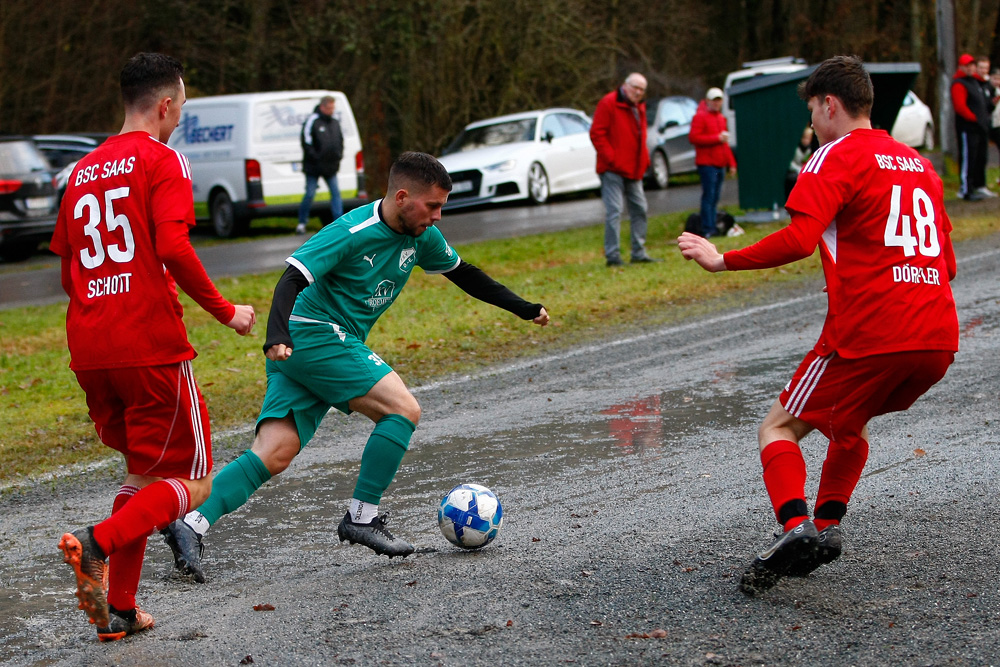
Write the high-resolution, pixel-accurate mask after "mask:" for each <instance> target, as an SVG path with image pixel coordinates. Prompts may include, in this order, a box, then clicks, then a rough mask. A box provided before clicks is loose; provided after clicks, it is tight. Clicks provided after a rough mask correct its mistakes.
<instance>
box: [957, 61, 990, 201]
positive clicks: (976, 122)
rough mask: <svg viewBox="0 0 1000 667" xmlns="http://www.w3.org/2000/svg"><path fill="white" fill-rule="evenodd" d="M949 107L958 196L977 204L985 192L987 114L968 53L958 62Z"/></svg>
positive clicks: (988, 122)
mask: <svg viewBox="0 0 1000 667" xmlns="http://www.w3.org/2000/svg"><path fill="white" fill-rule="evenodd" d="M951 105H952V107H953V108H954V109H955V131H956V132H957V134H958V172H959V175H960V176H961V185H960V186H959V189H958V196H959V197H964V198H965V199H968V200H969V201H979V200H980V199H983V198H985V197H988V196H989V195H988V194H986V192H983V191H984V190H986V149H987V148H988V143H987V142H988V141H989V139H988V135H989V130H990V112H989V105H988V104H987V100H986V95H985V94H984V92H983V87H982V85H981V84H980V82H979V79H978V77H977V76H976V59H975V58H973V57H972V56H970V55H969V54H968V53H964V54H962V55H961V56H960V57H959V59H958V71H957V72H955V77H954V79H953V80H952V84H951Z"/></svg>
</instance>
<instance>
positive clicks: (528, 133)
mask: <svg viewBox="0 0 1000 667" xmlns="http://www.w3.org/2000/svg"><path fill="white" fill-rule="evenodd" d="M536 122H537V121H536V119H534V118H524V119H521V120H510V121H507V122H504V123H494V124H492V125H480V126H479V127H474V128H471V129H467V130H462V133H461V134H459V135H458V136H457V137H456V138H455V141H453V142H451V145H449V146H448V148H446V149H445V151H444V154H445V155H448V154H450V153H461V152H463V151H472V150H476V149H477V148H487V147H490V146H501V145H503V144H514V143H517V142H519V141H534V139H535V124H536Z"/></svg>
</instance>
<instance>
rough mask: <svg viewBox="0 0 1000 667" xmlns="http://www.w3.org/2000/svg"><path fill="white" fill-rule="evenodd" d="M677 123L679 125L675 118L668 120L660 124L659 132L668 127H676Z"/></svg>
mask: <svg viewBox="0 0 1000 667" xmlns="http://www.w3.org/2000/svg"><path fill="white" fill-rule="evenodd" d="M678 125H680V123H678V122H677V121H676V120H668V121H667V122H666V123H664V124H663V125H661V126H660V132H663V131H664V130H666V129H667V128H670V127H677V126H678Z"/></svg>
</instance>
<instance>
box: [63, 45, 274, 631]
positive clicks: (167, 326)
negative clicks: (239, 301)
mask: <svg viewBox="0 0 1000 667" xmlns="http://www.w3.org/2000/svg"><path fill="white" fill-rule="evenodd" d="M182 76H183V67H182V66H181V64H180V63H179V62H178V61H177V60H175V59H174V58H171V57H169V56H165V55H162V54H157V53H140V54H138V55H136V56H134V57H133V58H132V59H131V60H129V61H128V63H127V64H126V65H125V68H124V69H123V70H122V72H121V91H122V99H123V101H124V104H125V123H124V125H123V127H122V130H121V133H120V134H118V135H116V136H113V137H111V138H109V139H108V140H107V141H105V142H104V144H103V145H101V146H100V147H98V148H97V149H96V150H94V152H92V153H91V154H90V155H88V156H87V157H85V158H83V159H82V160H80V162H79V163H78V164H77V166H76V168H75V169H74V171H73V174H72V175H71V176H70V179H69V183H68V185H67V188H66V195H65V197H64V198H63V200H62V207H61V209H60V211H59V220H58V222H57V224H56V230H55V233H54V235H53V238H52V245H51V247H52V250H53V252H55V253H56V254H58V255H59V256H60V257H61V258H62V284H63V289H65V290H66V293H67V294H68V295H69V310H68V311H67V314H66V338H67V342H68V344H69V351H70V368H72V369H73V371H74V372H75V373H76V377H77V380H78V382H79V383H80V386H81V387H82V388H83V391H84V393H86V395H87V406H88V408H89V411H90V417H91V419H93V421H94V425H95V427H96V429H97V433H98V435H99V436H100V438H101V441H102V442H103V443H104V444H105V445H107V446H108V447H111V448H113V449H116V450H118V451H119V452H121V453H122V454H123V455H124V456H125V461H126V465H127V475H126V477H125V482H124V484H123V485H122V487H121V489H120V490H119V491H118V494H117V496H116V497H115V500H114V504H113V505H112V509H111V517H110V518H108V519H106V520H105V521H102V522H101V523H98V524H97V525H95V526H91V527H87V528H80V529H78V530H75V531H73V532H70V533H66V534H65V535H63V536H62V539H61V540H60V542H59V548H60V549H62V551H63V553H64V558H65V560H66V562H67V563H69V564H70V565H71V566H72V567H73V569H74V571H75V573H76V580H77V592H76V595H77V597H78V598H79V600H80V603H79V606H80V608H81V609H83V610H84V611H85V612H86V613H87V616H89V617H90V622H91V623H93V624H95V625H96V626H97V636H98V638H99V639H100V640H101V641H112V640H116V639H121V638H122V637H125V636H126V635H130V634H133V633H135V632H138V631H140V630H145V629H147V628H150V627H152V625H153V617H152V616H150V615H149V614H148V613H146V612H144V611H142V610H141V609H138V608H137V607H136V604H135V594H136V589H137V587H138V585H139V575H140V573H141V571H142V561H143V557H144V555H145V551H146V538H147V536H149V535H150V533H152V532H153V531H154V530H158V529H161V528H163V527H164V526H166V525H168V524H169V523H170V522H171V521H173V520H175V519H177V518H178V517H182V516H184V515H185V514H186V513H187V511H188V509H189V508H191V507H197V506H198V505H199V504H201V502H202V501H204V500H205V498H207V497H208V494H209V492H210V491H211V479H210V478H209V476H208V474H209V472H210V471H211V469H212V451H211V435H210V432H209V424H208V411H207V409H206V407H205V401H204V399H203V398H202V396H201V392H199V390H198V386H197V385H196V384H195V380H194V375H193V374H192V372H191V360H192V359H193V358H194V357H195V351H194V349H193V348H192V347H191V345H190V344H189V343H188V339H187V332H186V331H185V329H184V323H183V321H182V320H181V305H180V303H179V302H178V300H177V287H176V285H180V287H181V288H182V289H183V290H184V291H185V292H186V293H187V294H188V295H189V296H190V297H191V298H192V299H194V300H195V302H197V303H198V305H199V306H201V307H202V308H204V309H205V310H206V311H208V312H209V313H211V314H212V315H213V316H215V318H216V319H217V320H218V321H219V322H221V323H222V324H225V325H226V326H228V327H230V328H232V329H234V330H235V331H236V332H237V333H238V334H240V335H245V334H247V333H249V331H250V329H251V328H252V327H253V325H254V322H255V316H254V311H253V308H252V307H251V306H234V305H232V304H231V303H229V302H228V301H227V300H226V299H224V298H223V297H222V296H221V295H220V294H219V292H218V291H217V290H216V289H215V286H214V285H213V284H212V281H211V280H209V278H208V275H207V274H206V273H205V269H204V268H203V267H202V265H201V262H200V261H199V260H198V257H197V255H195V253H194V250H193V249H192V247H191V243H190V241H189V239H188V231H189V228H190V227H191V226H193V225H194V203H193V196H192V189H191V168H190V166H189V165H188V162H187V160H186V159H185V158H184V157H183V156H182V155H181V154H180V153H178V152H176V151H174V150H173V149H171V148H168V147H167V146H166V145H165V144H166V141H167V139H168V138H169V137H170V134H171V132H173V130H174V128H176V127H177V124H178V121H179V120H180V114H181V106H182V105H183V104H184V99H185V97H184V82H183V80H182ZM175 281H176V284H175ZM105 560H109V564H108V565H106V564H105Z"/></svg>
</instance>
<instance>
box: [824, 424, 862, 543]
mask: <svg viewBox="0 0 1000 667" xmlns="http://www.w3.org/2000/svg"><path fill="white" fill-rule="evenodd" d="M867 461H868V441H866V440H865V439H864V438H861V437H856V438H842V439H840V440H838V441H836V442H834V441H833V440H831V441H830V446H829V447H828V448H827V451H826V461H824V462H823V474H822V475H821V476H820V478H819V491H818V492H817V493H816V528H817V529H819V530H822V529H823V528H826V527H827V526H829V525H830V524H833V523H840V519H842V518H843V516H844V514H845V513H846V512H847V503H848V502H850V500H851V494H853V493H854V487H856V486H857V485H858V480H860V479H861V472H862V471H863V470H864V468H865V463H866V462H867Z"/></svg>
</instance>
